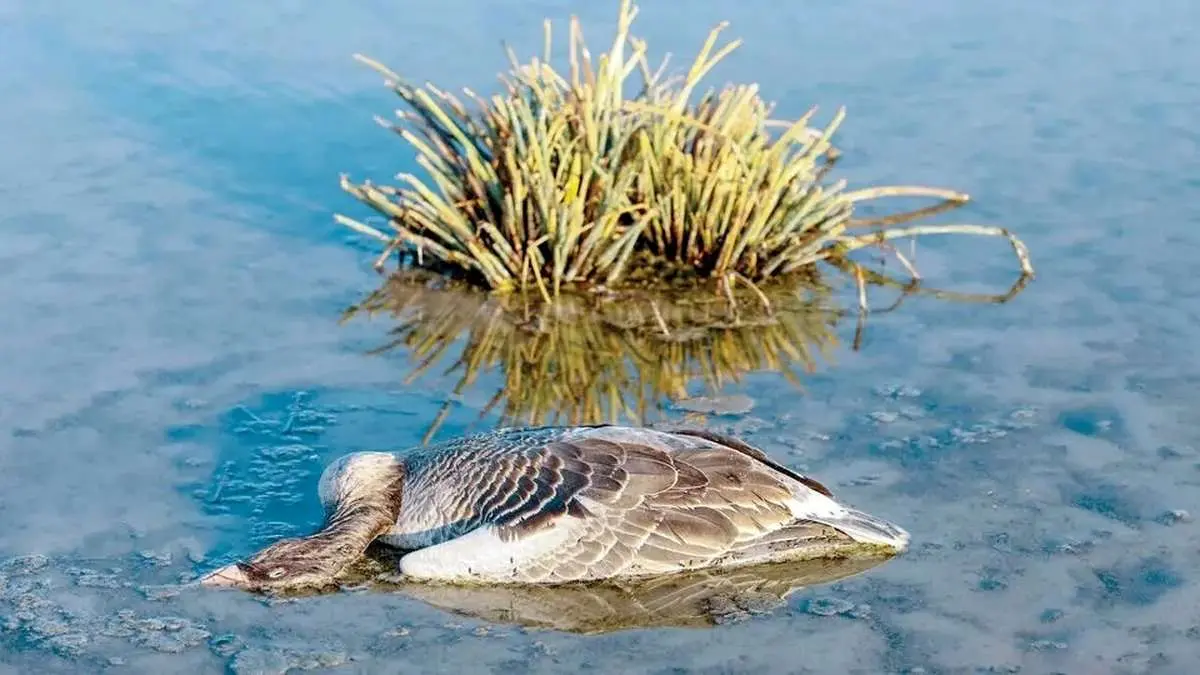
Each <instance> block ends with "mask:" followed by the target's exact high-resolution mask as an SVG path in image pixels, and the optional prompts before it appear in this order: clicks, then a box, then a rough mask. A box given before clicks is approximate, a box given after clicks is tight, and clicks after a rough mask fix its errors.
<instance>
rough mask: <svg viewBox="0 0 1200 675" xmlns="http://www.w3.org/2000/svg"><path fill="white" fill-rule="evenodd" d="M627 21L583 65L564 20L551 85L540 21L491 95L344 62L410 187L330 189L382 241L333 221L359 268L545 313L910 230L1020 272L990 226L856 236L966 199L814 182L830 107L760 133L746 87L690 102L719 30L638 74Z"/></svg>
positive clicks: (829, 150) (771, 269) (754, 96)
mask: <svg viewBox="0 0 1200 675" xmlns="http://www.w3.org/2000/svg"><path fill="white" fill-rule="evenodd" d="M637 13H638V10H637V8H636V6H634V5H633V3H632V0H621V3H620V11H619V14H618V21H617V31H616V35H615V37H614V39H613V42H612V46H611V48H610V49H609V50H608V51H606V52H604V53H602V54H600V55H599V57H598V58H597V59H595V60H593V58H592V57H591V54H590V52H589V51H588V49H587V48H586V46H585V44H584V41H583V37H582V31H581V28H580V25H579V22H578V20H576V19H572V20H571V23H570V30H569V33H568V38H567V39H568V45H567V46H568V68H567V70H566V72H560V71H558V70H555V69H554V68H553V67H552V66H551V65H550V57H551V52H552V44H553V39H552V31H551V27H550V23H549V21H547V22H546V23H545V41H544V42H545V44H544V52H543V54H542V56H541V58H534V59H532V60H531V61H529V62H527V63H521V62H520V61H519V60H518V58H517V56H516V55H515V54H514V53H513V52H512V50H511V49H510V50H509V51H508V55H509V59H510V61H511V69H510V70H509V72H508V73H506V74H504V75H502V76H501V82H502V85H503V86H502V87H501V90H500V91H499V92H498V93H496V94H493V95H491V96H490V97H486V98H485V97H484V96H480V95H478V94H476V93H474V92H472V91H469V90H464V94H463V98H462V99H460V98H459V97H456V96H454V95H452V94H450V93H447V92H444V91H442V90H441V89H439V88H437V87H435V86H433V85H431V84H427V85H425V86H423V87H418V86H416V85H414V84H412V83H410V82H409V81H407V80H405V79H404V78H403V77H401V76H400V75H398V74H396V73H395V72H393V71H392V70H390V69H389V68H387V67H386V66H384V65H383V64H381V63H379V62H377V61H374V60H372V59H369V58H367V57H364V56H357V57H356V58H358V59H359V60H360V61H362V62H363V63H365V64H367V65H368V66H370V67H372V68H374V69H375V70H376V71H378V72H380V73H382V74H383V75H384V77H385V78H386V79H387V85H388V86H389V87H390V88H391V89H392V90H393V91H394V92H395V93H396V94H397V95H398V96H399V97H400V98H401V99H402V100H403V101H404V102H405V103H406V104H407V106H408V108H409V109H408V110H403V111H398V113H397V115H398V118H397V119H396V120H394V121H393V120H384V119H379V122H380V124H382V125H383V126H384V127H386V128H388V129H390V130H392V131H393V132H395V133H396V134H398V135H399V136H400V137H401V138H402V139H404V141H406V142H407V144H408V145H410V146H411V147H412V148H413V150H414V151H415V152H416V157H417V163H418V164H419V165H420V167H421V169H422V170H423V171H424V172H425V174H426V175H425V176H424V177H418V176H416V175H413V174H400V175H399V176H397V181H398V185H394V186H393V185H379V184H375V183H372V182H370V181H367V182H362V183H354V182H352V181H351V180H350V179H349V177H347V176H342V187H343V189H345V190H346V191H347V192H348V193H350V194H351V195H353V196H354V197H356V198H357V199H358V200H360V201H361V202H363V203H365V204H367V205H368V206H370V207H371V208H372V209H374V210H375V211H376V212H378V213H379V214H380V215H381V216H383V217H384V218H385V219H386V220H387V223H388V227H387V228H386V229H387V230H388V232H384V231H382V230H380V229H378V228H375V227H372V226H370V225H368V224H366V223H364V222H361V221H359V220H355V219H352V218H349V217H347V216H344V215H338V216H337V219H338V221H339V222H341V223H342V224H344V225H346V226H348V227H351V228H353V229H354V230H356V231H358V232H360V233H362V234H366V235H369V236H372V237H375V238H377V239H379V240H381V241H382V242H383V243H384V244H385V250H384V252H383V255H382V256H381V257H380V259H379V262H378V264H377V267H380V268H382V266H383V264H384V261H385V260H386V259H387V258H388V257H389V256H391V255H393V254H396V253H402V254H404V256H405V258H406V259H408V260H410V261H411V262H413V263H415V264H416V265H417V266H420V267H426V268H436V269H440V270H443V271H448V272H451V273H454V274H456V275H459V276H461V277H463V278H465V279H468V280H470V281H471V282H472V283H474V284H475V285H477V286H481V287H483V288H486V289H489V290H492V291H499V292H508V291H514V290H535V289H536V291H537V292H539V293H540V294H541V295H542V296H544V297H545V298H549V297H550V296H557V295H559V293H560V292H561V291H563V290H564V289H589V290H590V289H596V288H614V287H619V286H629V285H634V284H645V283H654V282H655V281H656V280H659V279H662V278H671V279H684V280H687V279H709V280H711V279H717V280H719V281H721V282H722V283H724V284H725V287H726V289H728V288H729V287H730V286H733V285H735V284H738V283H741V284H743V285H747V286H752V285H755V284H758V283H760V282H762V281H765V280H769V279H776V278H780V277H784V276H787V275H789V274H791V273H794V272H798V271H802V270H804V269H805V268H807V267H809V266H811V265H813V264H814V263H816V262H818V261H821V260H828V259H837V260H842V259H844V258H845V256H846V255H848V254H849V253H850V252H851V251H854V250H856V249H859V248H863V247H866V246H881V245H884V244H885V242H886V241H888V240H890V239H894V238H896V237H900V236H906V237H907V236H915V235H917V234H923V233H934V234H936V233H970V234H987V235H1000V236H1005V237H1008V239H1009V240H1010V242H1012V244H1013V247H1014V249H1015V250H1016V251H1017V254H1018V258H1019V260H1020V262H1021V266H1022V271H1023V272H1024V273H1028V274H1030V275H1031V274H1032V267H1031V266H1030V265H1029V260H1028V254H1027V252H1025V249H1024V245H1022V244H1021V243H1020V242H1019V241H1018V240H1017V239H1016V238H1015V237H1013V236H1012V235H1011V234H1010V233H1009V232H1008V231H1007V230H1003V229H1001V228H985V227H980V226H970V225H952V226H947V225H940V226H938V229H936V230H930V231H928V232H926V231H925V230H923V229H922V228H921V227H919V226H918V227H908V228H903V229H898V228H896V229H892V230H889V229H886V228H885V229H875V230H873V231H870V232H866V233H863V232H861V231H856V230H855V222H854V221H852V220H851V216H852V214H853V211H854V207H855V204H857V203H860V202H862V201H864V200H867V199H873V198H877V197H885V196H896V195H905V196H926V197H935V198H938V199H943V200H947V201H950V202H965V201H966V200H967V196H966V195H965V194H961V193H958V192H954V191H951V190H942V189H936V188H923V187H883V188H868V189H864V190H857V191H846V190H845V183H844V181H837V182H833V183H828V182H826V180H825V179H826V176H827V173H828V171H829V169H830V168H831V165H832V162H833V160H834V159H836V156H837V151H836V149H835V148H834V147H833V145H832V138H833V135H834V132H835V131H836V130H837V128H838V126H839V125H840V124H841V122H842V120H843V118H844V115H845V111H844V110H838V111H837V113H836V115H834V117H833V119H832V120H831V121H830V122H829V123H828V124H827V125H826V126H825V127H823V128H817V127H814V126H813V125H812V124H811V123H812V120H813V116H814V113H815V110H810V111H808V113H806V114H805V115H803V116H802V117H801V118H800V119H798V120H795V121H792V122H779V121H776V120H773V119H771V112H772V107H771V106H770V105H768V104H767V103H766V102H765V101H764V100H763V99H762V98H761V97H760V95H759V91H758V87H757V85H754V84H738V85H729V86H726V87H725V88H722V89H719V90H718V89H714V88H707V89H701V81H702V80H703V78H704V77H705V75H706V74H708V73H709V72H710V71H711V70H712V68H713V67H714V65H716V64H717V63H718V62H719V61H721V59H723V58H725V57H726V56H727V55H728V54H729V53H730V52H732V51H733V50H734V49H736V48H737V46H738V45H739V44H740V40H735V41H732V42H729V43H726V44H722V45H718V38H719V36H720V33H721V31H722V30H723V29H724V28H725V24H721V25H719V26H717V27H716V28H715V29H714V30H713V31H712V32H711V33H710V34H709V36H708V38H707V40H706V41H705V42H704V44H703V46H702V47H701V49H700V51H699V53H698V54H697V56H696V58H695V60H694V61H693V62H692V63H691V65H690V67H689V68H688V70H687V72H686V74H685V75H683V76H681V77H668V76H666V75H665V71H666V68H665V66H666V61H665V60H664V62H663V64H662V66H661V67H658V68H652V67H651V65H650V62H649V59H648V58H647V48H646V43H645V42H644V41H642V40H639V39H637V38H636V37H633V36H632V35H631V34H630V27H631V25H632V23H633V21H634V19H635V17H636V16H637ZM464 100H465V101H466V102H464Z"/></svg>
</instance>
